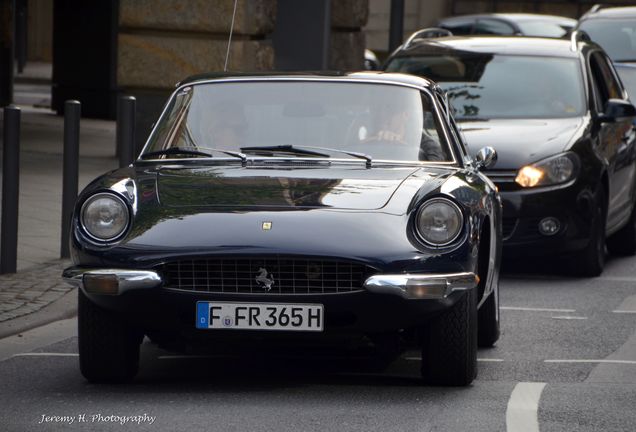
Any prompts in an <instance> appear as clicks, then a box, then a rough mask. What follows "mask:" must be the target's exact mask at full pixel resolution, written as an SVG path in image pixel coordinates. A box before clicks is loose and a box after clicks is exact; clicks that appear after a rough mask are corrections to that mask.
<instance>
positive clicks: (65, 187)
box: [60, 100, 82, 258]
mask: <svg viewBox="0 0 636 432" xmlns="http://www.w3.org/2000/svg"><path fill="white" fill-rule="evenodd" d="M81 115H82V105H81V104H80V102H79V101H76V100H69V101H66V103H65V104H64V171H63V174H62V176H63V180H62V238H61V242H60V245H61V246H60V256H61V257H62V258H68V257H69V256H70V250H69V237H70V230H71V218H72V217H73V207H74V206H75V200H76V199H77V183H78V179H79V133H80V117H81Z"/></svg>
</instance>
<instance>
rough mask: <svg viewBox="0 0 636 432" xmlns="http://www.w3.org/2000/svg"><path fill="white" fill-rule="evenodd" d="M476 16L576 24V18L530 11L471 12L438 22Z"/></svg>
mask: <svg viewBox="0 0 636 432" xmlns="http://www.w3.org/2000/svg"><path fill="white" fill-rule="evenodd" d="M476 18H501V19H505V20H509V21H512V22H522V21H548V22H555V23H562V22H571V23H572V25H574V24H576V20H575V19H573V18H568V17H564V16H558V15H542V14H530V13H490V14H473V15H457V16H452V17H447V18H444V19H441V20H440V23H447V22H448V23H450V22H452V21H455V20H457V21H460V20H464V19H476Z"/></svg>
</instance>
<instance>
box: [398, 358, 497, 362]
mask: <svg viewBox="0 0 636 432" xmlns="http://www.w3.org/2000/svg"><path fill="white" fill-rule="evenodd" d="M404 360H406V361H420V360H422V357H404ZM477 361H478V362H493V363H495V362H496V363H499V362H502V361H504V359H498V358H478V359H477Z"/></svg>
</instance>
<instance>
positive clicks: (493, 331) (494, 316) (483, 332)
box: [477, 288, 500, 348]
mask: <svg viewBox="0 0 636 432" xmlns="http://www.w3.org/2000/svg"><path fill="white" fill-rule="evenodd" d="M477 316H478V321H479V325H478V326H477V343H478V345H479V346H480V347H482V348H490V347H492V346H494V345H495V343H496V342H497V341H498V340H499V334H500V327H499V293H498V288H495V290H494V291H493V292H491V293H490V295H489V296H488V298H487V299H486V300H485V301H484V304H482V305H481V308H479V312H478V313H477Z"/></svg>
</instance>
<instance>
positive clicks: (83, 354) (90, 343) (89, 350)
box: [77, 289, 143, 382]
mask: <svg viewBox="0 0 636 432" xmlns="http://www.w3.org/2000/svg"><path fill="white" fill-rule="evenodd" d="M78 291H79V299H78V310H77V323H78V345H79V360H80V370H81V372H82V375H84V378H86V379H87V380H89V381H91V382H126V381H130V380H131V379H133V378H134V377H135V375H136V374H137V371H138V369H139V345H140V344H141V340H142V339H143V334H141V333H140V332H138V331H136V330H135V329H133V328H132V327H130V326H129V325H128V324H126V323H125V322H124V321H123V320H122V319H120V318H119V317H118V316H117V315H115V314H113V313H111V312H109V311H106V310H104V309H102V308H100V307H99V306H97V305H95V304H93V303H92V302H91V301H90V300H89V299H88V298H87V297H86V295H85V294H84V293H83V292H82V290H81V289H80V290H78Z"/></svg>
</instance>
